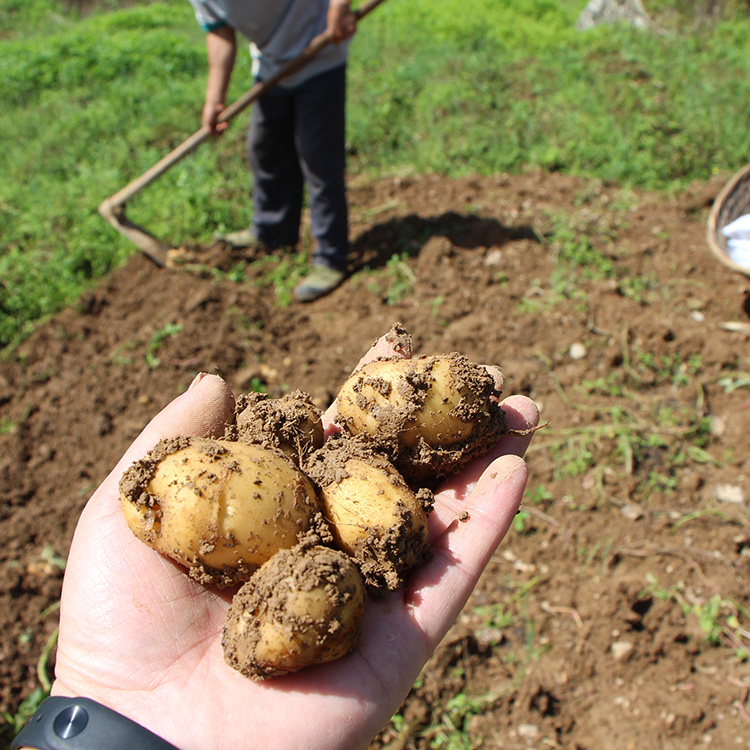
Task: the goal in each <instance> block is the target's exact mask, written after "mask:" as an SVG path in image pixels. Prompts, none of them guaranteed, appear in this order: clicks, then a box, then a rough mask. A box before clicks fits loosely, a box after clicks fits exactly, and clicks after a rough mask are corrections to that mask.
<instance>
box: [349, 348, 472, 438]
mask: <svg viewBox="0 0 750 750" xmlns="http://www.w3.org/2000/svg"><path fill="white" fill-rule="evenodd" d="M409 373H413V374H414V375H415V376H416V377H417V378H419V379H420V380H423V382H424V383H425V385H426V387H425V388H423V389H420V390H419V391H418V392H417V395H418V399H419V401H418V404H417V406H416V408H414V402H413V401H412V400H411V399H412V397H413V395H414V392H413V390H412V389H411V388H409V387H408V383H407V381H406V378H407V375H408V374H409ZM405 386H406V387H405ZM466 398H474V394H471V393H470V392H469V391H468V390H467V389H466V388H461V387H459V386H458V385H457V383H456V380H455V378H454V377H453V372H452V369H451V362H450V360H449V359H448V358H441V357H422V358H420V359H417V360H406V359H393V360H376V361H374V362H370V363H368V364H366V365H364V366H363V367H361V368H360V369H359V370H357V372H355V373H354V374H353V375H352V376H351V377H350V378H349V379H348V380H347V381H346V382H345V383H344V385H343V386H342V387H341V390H340V392H339V394H338V397H337V400H336V403H337V405H338V413H339V415H340V417H341V418H342V419H344V420H346V424H347V428H348V429H349V431H350V432H351V433H352V434H353V435H358V434H360V433H367V434H371V435H374V434H376V433H377V431H378V430H379V429H380V428H381V427H382V425H383V421H384V420H387V419H388V418H389V411H401V412H402V413H403V414H404V415H405V416H407V419H406V421H405V423H404V425H403V428H402V430H401V432H400V436H399V439H400V440H401V442H402V443H403V444H404V445H406V446H408V447H412V446H414V445H415V443H416V442H417V440H418V439H419V438H420V437H421V438H422V439H423V440H424V441H425V442H426V443H427V444H428V445H429V446H431V447H438V446H448V445H452V444H454V443H457V442H460V441H462V440H466V439H467V438H468V437H469V436H470V435H471V434H472V431H473V428H474V425H473V424H472V423H471V422H466V421H463V420H461V419H460V418H459V417H458V416H456V414H455V413H454V411H455V409H456V407H458V406H459V404H460V403H461V400H462V399H466Z"/></svg>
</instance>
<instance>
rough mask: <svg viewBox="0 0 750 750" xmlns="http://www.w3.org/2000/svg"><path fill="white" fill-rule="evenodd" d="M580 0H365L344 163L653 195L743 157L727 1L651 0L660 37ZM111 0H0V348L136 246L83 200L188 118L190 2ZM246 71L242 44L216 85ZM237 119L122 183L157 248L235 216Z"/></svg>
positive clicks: (740, 12)
mask: <svg viewBox="0 0 750 750" xmlns="http://www.w3.org/2000/svg"><path fill="white" fill-rule="evenodd" d="M584 4H585V3H584V2H583V0H575V1H574V0H561V1H560V2H558V1H557V0H554V1H553V0H522V1H521V2H511V1H510V0H465V2H464V3H462V4H461V6H460V8H459V7H457V6H456V5H455V3H453V2H450V0H431V1H429V2H428V0H409V2H406V0H390V2H388V3H386V4H384V5H383V6H381V7H379V8H378V9H377V10H376V11H374V12H373V13H372V14H371V16H369V17H368V18H367V19H365V20H364V21H363V22H362V24H361V28H360V30H359V32H358V34H357V36H356V38H355V40H354V42H353V44H352V50H351V64H350V75H349V106H348V142H349V150H350V162H349V163H350V170H351V171H352V172H365V173H370V174H373V175H379V174H382V173H384V172H389V171H399V172H413V173H427V172H437V173H442V174H447V175H460V174H466V173H479V174H489V173H496V172H501V171H507V172H519V171H522V170H524V169H527V168H529V167H541V168H543V169H546V170H557V171H563V172H567V173H570V174H578V175H584V176H589V177H596V178H598V179H601V180H605V181H611V182H616V183H618V184H619V185H621V186H626V187H633V188H648V189H656V190H664V191H668V190H672V189H675V188H679V187H681V186H684V185H686V184H687V183H689V182H691V181H693V180H705V179H707V178H708V177H710V176H711V175H713V174H715V173H716V172H722V173H733V172H735V171H736V170H737V169H738V168H739V167H740V166H742V165H743V164H745V163H747V162H750V130H748V129H747V128H746V127H745V125H746V124H747V122H749V121H750V56H748V55H747V44H746V40H747V38H748V36H749V35H750V17H749V15H748V8H747V5H746V4H743V3H735V4H734V5H732V4H730V3H727V4H726V6H725V10H726V13H725V18H724V19H723V20H718V21H712V22H711V23H705V22H701V23H697V22H696V17H695V10H696V9H697V10H698V11H700V7H699V4H696V3H687V2H680V1H679V0H672V1H671V2H670V1H669V0H664V1H663V2H661V3H659V6H658V7H659V8H660V9H662V10H665V11H669V12H670V13H671V15H670V16H669V18H670V19H674V18H678V19H679V18H682V19H683V22H682V23H674V22H671V23H669V24H668V25H666V26H665V29H666V30H665V33H663V34H647V33H642V32H638V31H635V30H631V29H628V28H625V27H621V28H620V27H603V28H599V29H595V30H592V31H589V32H585V33H582V32H578V31H576V30H575V21H576V19H577V16H578V14H579V12H580V10H581V8H582V7H583V5H584ZM118 5H119V4H118V3H117V2H116V0H102V2H101V3H100V4H99V6H98V10H97V11H96V12H91V13H89V14H87V15H85V16H81V15H80V14H78V13H76V12H74V11H72V10H70V6H69V5H66V4H64V3H63V2H61V1H60V0H25V1H24V2H21V1H20V0H0V29H1V30H0V78H1V79H2V81H3V86H2V87H0V141H2V143H3V149H2V150H1V151H0V174H2V175H3V179H2V180H1V181H0V279H2V282H1V285H0V346H7V345H9V344H12V343H13V342H15V341H18V340H19V339H20V338H22V337H23V336H25V335H26V334H27V333H28V332H29V331H30V330H31V329H32V327H33V326H34V324H35V323H36V322H37V321H39V320H40V319H43V318H44V317H45V316H47V315H50V314H52V313H54V312H56V311H57V310H59V309H61V308H62V307H64V306H66V305H68V304H70V303H71V301H73V300H74V299H75V298H76V297H77V296H78V295H79V294H80V292H81V291H82V290H83V289H85V288H86V286H87V285H90V284H92V283H95V282H96V280H97V279H99V278H101V276H102V275H104V274H106V273H107V272H108V271H110V270H111V269H113V268H115V267H117V266H118V265H119V264H121V263H122V262H124V260H125V259H126V258H127V257H128V256H129V255H130V254H132V253H133V252H135V251H136V250H135V248H134V246H133V245H132V244H131V243H129V242H128V241H127V240H126V239H125V238H123V237H121V236H120V235H119V234H118V233H117V232H115V230H114V229H113V228H112V227H110V226H109V225H108V224H106V223H105V222H104V220H103V219H101V217H100V216H99V215H98V213H97V206H98V204H99V203H100V202H101V201H102V200H103V199H104V198H106V197H108V196H110V195H112V194H113V193H115V192H117V191H118V190H119V189H120V188H122V187H124V186H125V185H126V184H128V183H129V182H130V181H131V180H133V179H135V178H136V177H138V176H139V175H140V174H142V173H143V172H144V171H145V170H146V169H148V168H149V167H150V166H152V165H153V164H154V163H155V162H156V161H158V160H159V159H160V158H161V157H162V156H164V155H165V154H166V153H168V152H169V151H170V150H171V149H172V148H174V147H175V146H176V145H178V144H179V143H180V142H182V140H184V139H185V138H186V137H187V136H189V135H190V134H191V133H192V132H194V131H195V130H197V128H198V126H199V113H200V109H201V105H202V95H203V91H204V87H205V73H206V66H205V49H204V39H203V34H202V32H201V31H200V29H199V28H198V27H197V25H196V23H195V21H194V18H193V16H192V10H191V8H190V6H189V4H188V3H187V1H186V0H164V1H163V2H159V3H149V2H145V1H144V2H140V3H135V4H132V6H131V7H128V8H118V7H117V6H118ZM683 6H687V7H683ZM687 10H690V12H691V13H692V15H691V14H688V16H685V13H686V12H687ZM681 14H682V15H681ZM665 17H667V16H665ZM249 85H250V80H249V61H248V60H247V58H244V59H242V55H241V56H240V60H239V62H238V67H237V72H236V74H235V77H234V81H233V86H232V89H231V91H230V98H231V99H234V98H236V97H237V96H239V95H240V94H241V93H243V92H244V91H245V90H246V89H247V88H248V87H249ZM246 122H247V114H246V113H245V114H243V115H240V116H239V117H238V118H237V120H236V121H235V122H234V123H232V127H231V128H230V130H229V132H228V133H227V134H226V135H225V136H224V137H223V138H221V139H219V140H218V141H216V142H213V143H210V144H206V145H204V146H202V147H201V148H199V149H198V150H197V151H196V152H195V153H194V154H191V155H190V156H189V157H187V158H186V159H185V160H183V161H182V162H181V163H179V164H178V165H176V166H175V167H173V168H172V169H171V170H170V171H169V172H168V173H167V174H165V175H164V176H163V177H161V178H160V179H159V180H158V181H157V182H156V183H154V184H153V185H151V186H149V187H148V188H147V189H145V190H144V191H143V192H142V193H141V194H139V195H138V196H136V197H135V198H133V199H132V200H131V201H129V202H128V215H129V217H130V218H131V219H132V220H133V221H135V222H136V223H139V224H141V225H142V226H144V227H146V228H147V229H148V230H149V231H151V232H153V233H154V234H155V235H156V236H158V237H162V238H163V239H165V240H166V241H168V242H169V243H171V244H174V245H178V244H181V243H183V242H202V241H206V240H208V239H209V238H210V237H211V235H212V234H213V233H214V232H215V231H221V230H222V229H225V228H237V227H241V226H245V225H246V224H247V223H248V221H249V219H250V218H251V217H250V212H251V208H250V206H249V201H248V184H249V181H248V176H247V173H246V169H245V165H244V132H243V131H244V125H245V124H246ZM573 249H574V248H571V250H573ZM585 249H586V248H579V251H585ZM560 283H561V284H562V280H560ZM628 292H629V293H631V294H633V295H637V294H646V293H648V290H647V289H631V290H628Z"/></svg>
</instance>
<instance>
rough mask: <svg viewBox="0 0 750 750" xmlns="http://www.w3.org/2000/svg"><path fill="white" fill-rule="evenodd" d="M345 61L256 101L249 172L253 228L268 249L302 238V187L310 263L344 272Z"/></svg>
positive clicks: (346, 227)
mask: <svg viewBox="0 0 750 750" xmlns="http://www.w3.org/2000/svg"><path fill="white" fill-rule="evenodd" d="M345 109H346V65H341V66H339V67H337V68H334V69H333V70H330V71H326V72H324V73H321V74H319V75H317V76H314V77H313V78H311V79H309V80H308V81H305V82H304V83H302V84H300V85H299V86H295V87H294V88H282V87H280V86H277V87H275V88H273V89H271V91H269V92H268V93H266V94H264V95H263V96H262V97H260V99H259V100H258V101H257V102H256V103H255V104H254V105H253V110H252V116H251V120H250V131H249V133H248V163H249V165H250V169H251V171H252V174H253V203H254V215H253V227H254V230H255V236H256V237H257V239H258V240H260V241H261V242H263V243H264V244H266V245H268V246H269V247H280V246H286V245H289V246H291V245H296V244H297V242H298V241H299V229H300V217H301V214H302V206H303V198H304V187H305V185H307V192H308V204H309V207H310V218H311V223H312V233H313V236H314V237H315V241H316V247H315V250H314V251H313V263H319V264H322V265H326V266H330V267H331V268H336V269H338V270H341V271H343V270H345V268H346V257H347V254H348V252H349V216H348V208H347V202H346V182H345V174H344V172H345V159H346V156H345V137H346V117H345Z"/></svg>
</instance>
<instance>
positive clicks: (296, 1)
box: [190, 0, 356, 302]
mask: <svg viewBox="0 0 750 750" xmlns="http://www.w3.org/2000/svg"><path fill="white" fill-rule="evenodd" d="M190 3H191V4H192V6H193V8H194V10H195V16H196V19H197V20H198V23H199V24H200V25H201V27H202V28H203V29H204V30H205V31H206V47H207V52H208V84H207V86H206V102H205V104H204V107H203V116H202V122H203V125H204V127H206V128H208V129H209V130H210V131H211V132H212V133H217V132H219V131H220V130H222V129H223V127H226V124H223V125H222V124H217V118H218V116H219V113H220V112H221V111H222V110H223V109H224V107H225V97H226V93H227V88H228V86H229V79H230V77H231V74H232V69H233V68H234V62H235V57H236V51H237V39H236V32H240V33H241V34H243V35H244V36H245V37H247V38H248V39H249V40H250V42H251V50H252V55H253V71H254V73H255V76H256V78H257V79H258V80H260V81H262V80H267V79H268V78H269V77H271V76H272V75H274V74H275V73H276V72H277V71H278V70H279V69H281V68H282V67H283V66H284V65H285V64H286V63H288V62H289V61H290V60H291V59H293V58H295V57H297V56H298V55H299V54H301V53H302V52H303V50H304V49H305V47H307V45H308V44H309V43H310V42H311V41H312V40H313V39H314V38H315V37H317V36H318V35H320V34H321V33H323V32H325V31H326V30H328V32H329V33H330V35H331V40H332V42H333V43H332V44H329V45H327V46H325V47H324V48H323V49H322V50H321V51H320V52H319V53H318V54H317V55H316V56H315V57H314V58H313V59H312V61H311V62H309V63H308V64H307V65H306V66H305V67H303V68H302V69H301V70H299V71H298V72H296V73H294V74H292V75H291V76H289V77H288V78H285V79H283V80H282V81H281V82H280V84H279V85H278V86H276V87H274V88H273V89H271V90H270V91H269V92H268V93H266V94H264V95H263V96H261V97H260V99H259V100H258V101H257V102H256V103H255V104H254V105H253V109H252V116H251V122H250V131H249V133H248V163H249V166H250V169H251V171H252V175H253V203H254V213H253V224H252V227H250V228H248V229H244V230H242V231H239V232H233V233H230V234H226V235H223V236H220V238H221V239H223V240H225V241H227V242H229V243H230V244H231V245H233V246H235V247H247V246H251V245H259V246H262V247H266V248H270V249H273V248H278V247H293V246H295V245H296V244H297V242H298V241H299V229H300V217H301V213H302V204H303V192H304V186H305V184H306V185H307V190H308V202H309V207H310V216H311V221H312V233H313V236H314V238H315V247H314V249H313V254H312V269H311V271H310V273H309V275H308V276H306V277H305V278H304V279H303V280H302V281H301V283H300V284H299V285H298V286H297V288H296V289H295V294H296V296H297V298H298V299H299V300H301V301H302V302H309V301H311V300H314V299H317V298H318V297H320V296H322V295H324V294H327V293H328V292H330V291H331V290H333V289H335V288H336V287H337V286H338V285H339V284H340V283H341V281H342V280H343V278H344V274H345V270H346V258H347V254H348V251H349V219H348V208H347V201H346V185H345V176H344V169H345V154H344V144H345V116H344V115H345V103H346V59H347V51H348V43H346V41H345V40H347V39H348V38H349V37H350V36H351V35H352V34H353V33H354V31H355V29H356V16H355V14H354V13H353V12H352V10H351V8H350V4H349V0H253V2H248V1H247V0H190Z"/></svg>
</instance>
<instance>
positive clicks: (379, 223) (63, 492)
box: [0, 173, 750, 750]
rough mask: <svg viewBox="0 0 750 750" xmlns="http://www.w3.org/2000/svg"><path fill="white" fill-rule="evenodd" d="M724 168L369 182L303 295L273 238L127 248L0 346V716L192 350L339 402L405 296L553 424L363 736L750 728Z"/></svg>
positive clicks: (382, 744)
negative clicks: (281, 298) (122, 459)
mask: <svg viewBox="0 0 750 750" xmlns="http://www.w3.org/2000/svg"><path fill="white" fill-rule="evenodd" d="M728 177H729V176H728V175H726V176H725V177H724V178H723V179H717V180H716V181H715V182H712V183H711V184H705V185H696V186H695V187H694V188H693V189H691V190H688V191H686V192H685V193H683V194H680V195H677V196H675V197H674V198H672V199H667V198H664V197H663V196H653V195H649V194H642V193H633V192H631V191H623V190H619V189H617V188H616V187H613V186H607V185H602V184H601V183H597V182H586V181H582V180H577V179H574V178H570V177H564V176H561V175H547V174H541V173H532V174H526V175H521V176H506V175H502V176H495V177H489V178H473V179H469V178H467V179H446V178H442V177H430V176H427V177H420V178H387V179H382V180H380V181H362V180H353V181H352V185H351V189H350V201H351V207H352V237H353V243H354V244H353V253H352V271H354V272H355V273H354V275H353V276H352V277H351V278H350V279H348V280H347V281H346V282H345V283H344V284H343V285H342V286H341V287H340V288H339V289H337V290H336V291H335V292H333V293H332V294H330V295H329V296H328V297H325V298H323V299H321V300H318V301H316V302H314V303H312V304H309V305H300V304H294V303H293V304H291V305H289V306H286V307H282V306H280V305H279V304H278V303H277V302H276V296H275V293H274V289H273V286H272V285H271V282H270V281H269V280H268V279H267V274H266V272H265V271H263V270H262V268H261V265H262V264H252V263H250V264H248V265H247V268H246V271H245V276H246V278H247V281H246V283H237V282H236V281H234V280H233V279H234V278H235V277H236V273H235V272H233V273H232V274H230V276H231V278H229V277H228V276H227V275H223V276H222V275H221V274H218V273H216V269H217V268H219V269H224V270H229V269H233V268H235V269H236V264H237V262H238V261H241V260H242V257H241V256H238V255H237V254H234V255H233V254H231V253H229V252H228V251H227V250H226V248H224V247H221V246H214V247H212V248H201V247H200V246H196V247H195V248H191V251H192V253H193V255H194V256H195V258H197V260H198V261H199V262H200V263H202V264H203V266H212V267H214V272H213V273H212V272H210V271H209V270H206V269H204V270H203V271H201V269H200V268H196V267H194V266H193V267H187V268H182V269H180V270H177V269H172V270H161V269H159V268H157V267H156V266H155V265H154V264H153V263H151V262H150V261H149V260H147V259H146V258H145V257H143V256H141V255H136V256H134V257H133V258H131V260H130V261H129V262H128V263H127V265H126V266H125V267H124V268H121V269H120V270H118V271H116V272H114V273H113V274H112V275H111V276H110V277H108V278H107V279H106V280H104V281H103V282H102V283H101V284H100V285H99V286H98V287H97V288H96V289H94V290H93V291H91V292H90V293H87V294H86V295H84V296H83V297H82V298H81V299H80V300H79V301H78V303H77V304H76V305H74V306H72V307H71V308H70V309H67V310H65V311H63V312H62V313H60V314H59V315H57V316H55V317H54V318H53V319H51V320H49V321H47V322H45V323H44V324H43V325H41V326H40V327H39V328H38V330H37V331H36V332H35V333H34V335H33V336H31V338H30V339H29V340H27V341H26V342H25V343H24V344H23V345H22V346H21V347H20V348H19V349H18V350H17V351H15V352H14V353H13V354H12V356H10V357H7V358H6V359H5V360H4V361H3V362H2V363H1V364H0V427H2V429H1V430H0V433H1V434H0V487H1V488H2V489H1V493H0V498H1V499H2V500H1V503H2V504H1V505H0V550H1V551H0V566H1V568H2V576H0V628H1V629H2V633H3V638H2V651H1V655H0V703H1V704H2V707H1V710H0V715H7V714H10V715H12V714H15V713H16V712H17V711H18V709H19V705H20V704H21V702H22V701H23V700H24V699H25V698H26V697H27V696H29V695H30V694H31V693H32V691H33V690H34V689H35V688H37V687H38V686H39V684H40V672H41V673H42V676H43V677H44V676H45V675H46V676H49V675H51V674H52V670H53V667H54V648H53V647H51V644H53V643H54V640H53V639H54V631H55V628H56V625H57V610H56V605H57V602H58V598H59V595H60V588H61V582H62V575H63V570H62V568H63V565H64V557H65V555H66V552H67V549H68V545H69V542H70V539H71V536H72V533H73V529H74V527H75V524H76V519H77V517H78V514H79V512H80V510H81V508H82V507H83V505H84V504H85V502H86V500H87V498H88V497H89V496H90V495H91V493H92V491H93V489H94V488H95V487H96V486H97V484H98V483H99V482H100V481H101V480H102V479H103V478H104V476H105V475H106V474H107V473H108V471H109V470H110V468H111V467H112V466H113V465H114V463H115V462H116V460H117V459H118V458H119V456H120V455H121V454H122V453H123V451H124V449H125V448H126V446H127V445H128V444H129V443H130V442H131V441H132V440H133V439H134V437H135V436H136V435H137V434H138V432H139V431H140V430H141V429H142V428H143V426H144V425H145V424H146V422H147V421H148V420H149V419H150V418H151V417H152V416H153V415H154V414H155V413H156V411H158V410H159V409H160V408H161V407H162V406H164V405H165V404H166V403H168V402H169V401H170V400H171V399H172V398H174V397H175V396H176V395H177V394H178V393H180V392H181V391H182V390H184V389H185V388H186V387H187V385H188V384H189V383H190V381H191V380H192V379H193V377H194V376H195V374H196V373H197V372H199V371H210V372H216V373H219V374H221V375H222V376H224V377H225V378H226V379H227V380H228V382H229V383H230V384H231V385H232V387H233V388H234V390H235V393H242V392H245V391H249V390H251V389H253V388H258V387H263V388H265V389H266V390H267V391H268V392H269V393H271V394H272V395H280V394H281V393H283V392H285V391H287V390H289V389H296V388H299V389H302V390H304V391H306V392H308V393H310V394H311V396H312V397H313V399H314V400H315V401H316V403H318V404H319V405H320V406H326V405H327V404H328V403H330V401H331V400H332V398H333V396H334V394H335V393H336V391H337V389H338V387H339V385H340V384H341V383H342V382H343V380H344V378H345V377H346V375H347V374H348V373H349V372H350V371H351V368H352V367H353V366H354V364H355V363H356V362H357V361H358V359H359V357H360V356H361V355H362V354H363V353H364V351H365V350H366V349H367V348H368V346H369V345H370V344H371V343H372V341H373V340H374V339H375V338H376V337H377V336H379V335H380V334H382V333H384V332H385V331H387V330H388V329H389V328H390V326H391V325H392V323H394V322H395V321H400V322H401V323H402V324H403V325H404V326H405V327H406V328H407V329H408V330H409V331H410V332H411V333H412V334H413V336H414V343H415V353H417V354H432V353H443V352H450V351H460V352H462V353H463V354H465V355H467V356H468V357H469V358H471V359H473V360H475V361H479V362H485V363H495V364H500V365H501V366H502V367H503V370H504V373H505V378H506V393H508V394H510V393H524V394H527V395H529V396H531V397H532V398H534V399H535V400H536V401H537V402H538V403H539V405H540V406H541V410H542V417H543V419H544V420H547V421H549V426H548V427H546V428H544V429H543V430H541V431H540V432H539V433H537V435H535V437H534V440H533V442H532V447H531V450H530V452H529V454H528V457H527V458H528V462H529V466H530V477H531V478H530V482H529V486H528V488H527V495H526V500H525V504H524V513H523V514H521V515H520V516H519V517H518V518H517V525H516V527H515V528H514V529H513V530H512V531H511V533H510V534H509V537H508V538H507V539H506V541H505V542H504V544H503V545H502V547H501V548H500V549H499V550H498V552H497V554H496V555H495V557H494V559H493V560H492V562H491V564H490V565H489V567H488V569H487V571H486V573H485V575H484V576H483V578H482V580H481V583H480V585H479V587H478V588H477V590H476V592H475V593H474V595H473V597H472V599H471V600H470V602H469V604H468V605H467V607H466V609H465V610H464V612H463V614H462V615H461V617H460V619H459V621H458V622H457V623H456V625H455V627H454V628H453V629H452V631H451V632H450V633H449V635H448V636H447V638H446V639H445V641H444V642H443V644H442V645H441V646H440V647H439V649H438V650H437V652H436V653H435V655H434V656H433V658H432V659H431V661H430V662H429V663H428V665H427V667H426V669H425V671H424V674H423V675H422V677H421V678H420V680H419V681H418V682H417V684H416V686H415V687H414V689H413V690H412V692H411V694H410V695H409V697H408V699H407V701H406V703H405V705H404V706H403V708H402V711H401V714H400V716H399V717H398V719H397V720H396V721H394V722H393V723H392V724H391V725H390V726H389V727H387V728H385V729H384V730H383V732H382V733H381V735H380V736H379V737H378V738H377V739H376V740H375V741H374V742H373V745H372V748H373V750H376V749H377V748H386V747H387V748H391V749H392V750H393V749H395V748H419V749H420V750H422V749H423V748H464V747H467V748H468V747H483V748H489V749H491V748H504V750H515V749H516V748H518V749H522V748H556V747H559V748H580V749H581V750H584V749H585V750H593V749H594V748H605V747H606V748H631V747H639V748H663V749H665V750H666V749H671V748H674V749H677V748H679V749H680V750H684V748H697V747H707V746H712V747H721V748H730V747H750V698H749V695H750V664H749V663H748V661H747V659H746V658H745V660H743V658H742V657H743V650H744V652H745V653H747V652H749V651H750V587H748V574H749V573H750V571H749V567H750V512H749V509H750V385H749V383H750V353H749V351H748V345H749V343H750V333H748V325H747V324H748V323H749V322H750V318H749V315H748V306H749V305H748V297H747V294H748V290H750V278H748V277H746V276H743V275H741V274H737V273H734V272H733V271H731V270H729V269H727V268H726V267H725V266H723V265H722V264H720V263H718V262H717V261H716V260H715V259H714V258H713V256H712V255H711V254H710V253H709V251H708V248H707V245H706V241H705V229H704V227H705V219H706V213H707V210H708V208H709V207H710V205H711V203H712V201H713V199H714V198H715V196H716V195H717V193H718V191H719V190H720V188H721V187H722V185H723V181H725V179H726V178H728ZM552 233H554V238H553V239H554V241H549V240H550V238H551V236H552ZM592 258H596V259H598V260H596V262H594V261H592ZM726 324H731V325H728V326H727V325H726ZM47 653H49V655H48V657H46V654H47ZM45 659H46V660H45ZM8 733H9V728H8V727H7V726H6V727H5V734H6V735H8Z"/></svg>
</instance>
